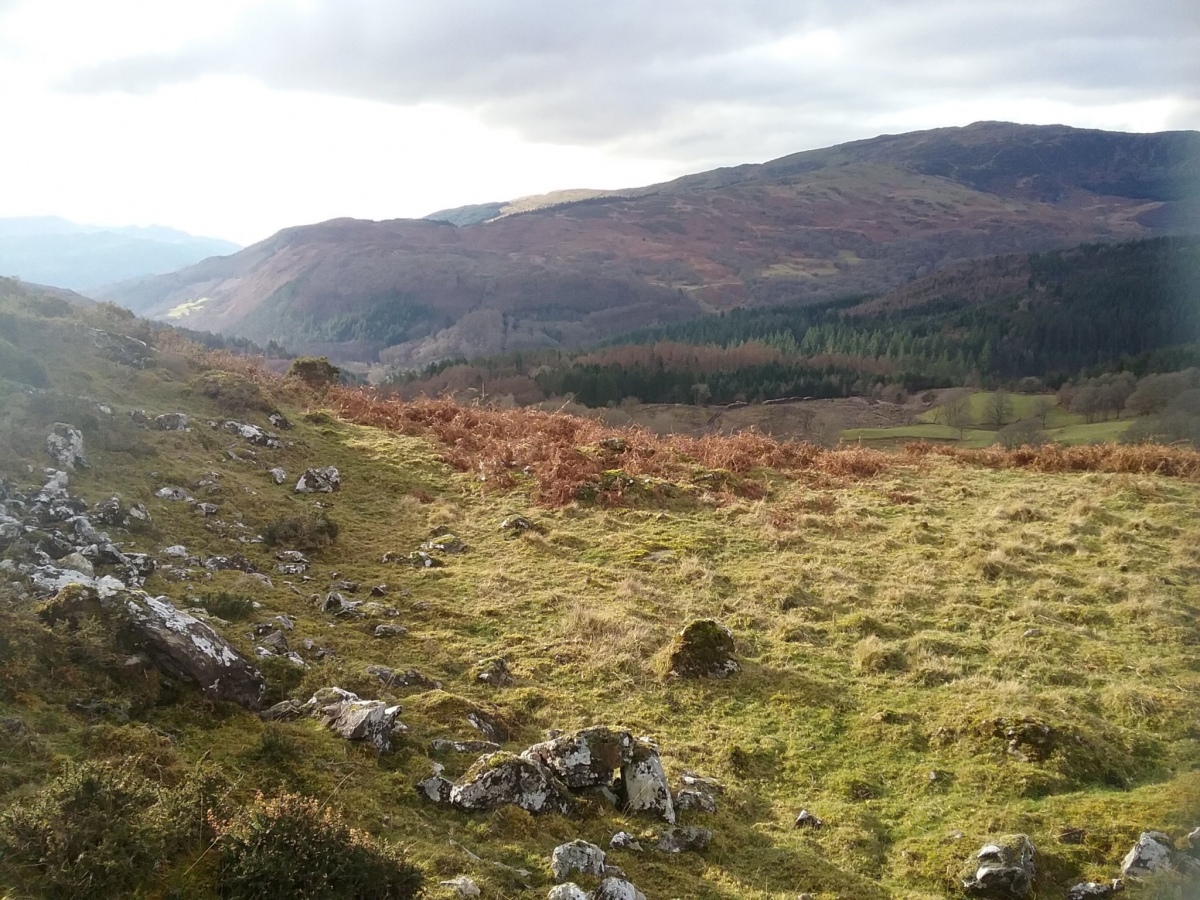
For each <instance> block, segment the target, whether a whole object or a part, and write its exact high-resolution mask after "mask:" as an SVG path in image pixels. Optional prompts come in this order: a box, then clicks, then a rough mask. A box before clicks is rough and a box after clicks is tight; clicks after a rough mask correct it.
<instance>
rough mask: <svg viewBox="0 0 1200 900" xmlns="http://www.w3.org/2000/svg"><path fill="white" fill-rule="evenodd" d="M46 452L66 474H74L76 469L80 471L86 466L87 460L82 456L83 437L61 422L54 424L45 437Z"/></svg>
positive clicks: (76, 430)
mask: <svg viewBox="0 0 1200 900" xmlns="http://www.w3.org/2000/svg"><path fill="white" fill-rule="evenodd" d="M46 452H48V453H49V454H50V458H51V459H53V460H54V462H55V463H57V464H58V465H59V467H60V468H63V469H66V470H67V471H68V472H74V471H75V469H76V467H78V468H81V469H82V468H86V466H87V459H86V458H85V457H84V455H83V435H82V434H81V433H80V432H79V431H78V429H75V428H72V427H71V426H70V425H67V424H65V423H63V422H55V423H54V427H53V428H51V429H50V433H49V434H48V435H46Z"/></svg>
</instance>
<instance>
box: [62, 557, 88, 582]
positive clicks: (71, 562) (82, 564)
mask: <svg viewBox="0 0 1200 900" xmlns="http://www.w3.org/2000/svg"><path fill="white" fill-rule="evenodd" d="M58 565H59V568H62V569H66V570H67V571H69V572H79V573H80V574H82V575H86V576H87V577H88V578H92V577H93V576H95V574H96V570H95V569H94V568H93V567H92V564H91V563H90V562H88V561H87V559H86V558H84V556H83V554H82V553H68V554H67V555H66V556H64V557H63V558H62V559H60V560H59V561H58Z"/></svg>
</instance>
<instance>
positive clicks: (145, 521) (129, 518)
mask: <svg viewBox="0 0 1200 900" xmlns="http://www.w3.org/2000/svg"><path fill="white" fill-rule="evenodd" d="M153 522H154V520H153V519H152V518H151V516H150V510H148V509H146V507H145V505H144V504H141V503H134V504H132V505H130V507H129V509H128V510H127V511H126V513H125V517H124V518H123V519H122V520H121V524H122V525H124V526H125V527H126V528H128V529H129V530H130V531H138V530H144V529H146V528H149V527H150V525H151V524H152V523H153Z"/></svg>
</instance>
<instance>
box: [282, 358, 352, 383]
mask: <svg viewBox="0 0 1200 900" xmlns="http://www.w3.org/2000/svg"><path fill="white" fill-rule="evenodd" d="M287 374H288V377H289V378H299V379H300V380H301V381H303V382H304V383H305V384H307V385H308V386H309V387H312V388H322V387H328V386H329V385H331V384H337V382H338V379H339V378H340V377H341V374H342V370H341V369H339V368H338V367H337V366H335V365H333V363H331V362H330V361H329V359H328V357H325V356H298V357H296V358H295V359H294V360H292V364H291V365H290V366H288V371H287Z"/></svg>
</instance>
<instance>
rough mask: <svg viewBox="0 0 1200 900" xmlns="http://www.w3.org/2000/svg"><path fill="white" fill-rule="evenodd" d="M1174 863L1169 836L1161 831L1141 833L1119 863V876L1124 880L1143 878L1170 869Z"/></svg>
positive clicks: (1173, 848)
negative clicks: (1123, 877) (1124, 878)
mask: <svg viewBox="0 0 1200 900" xmlns="http://www.w3.org/2000/svg"><path fill="white" fill-rule="evenodd" d="M1174 861H1175V845H1174V843H1173V842H1172V840H1171V838H1170V836H1169V835H1166V834H1163V833H1162V832H1161V831H1143V832H1142V835H1141V837H1139V838H1138V841H1137V843H1136V844H1134V845H1133V849H1132V850H1130V851H1129V853H1128V854H1126V856H1125V860H1124V861H1123V862H1122V863H1121V874H1122V875H1124V876H1125V877H1126V878H1145V877H1146V876H1147V875H1152V874H1153V873H1155V872H1162V871H1165V870H1167V869H1170V868H1171V867H1172V865H1173V864H1174Z"/></svg>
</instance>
